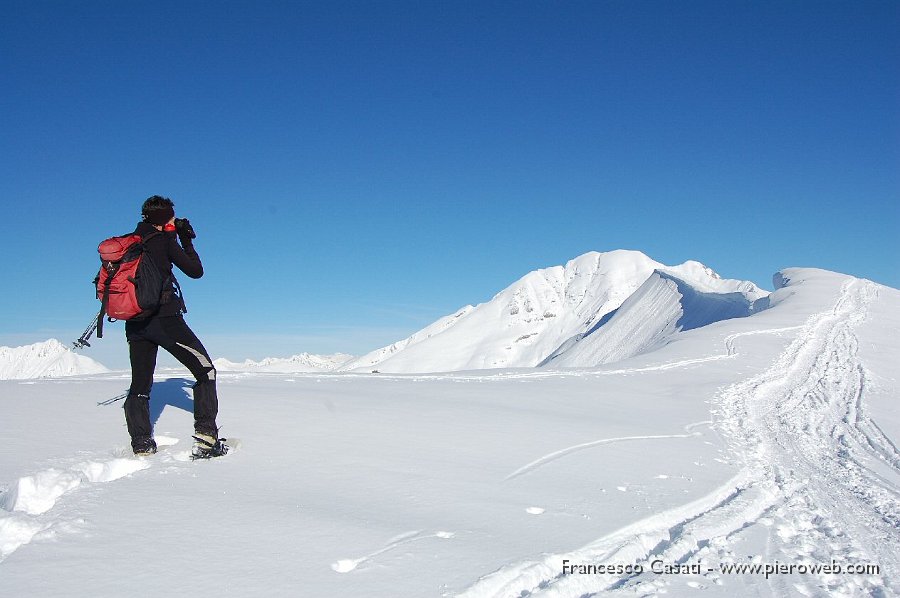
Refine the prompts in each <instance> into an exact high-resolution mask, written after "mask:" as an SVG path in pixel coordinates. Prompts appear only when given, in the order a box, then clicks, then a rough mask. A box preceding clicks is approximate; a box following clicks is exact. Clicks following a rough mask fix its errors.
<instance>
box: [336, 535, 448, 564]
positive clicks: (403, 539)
mask: <svg viewBox="0 0 900 598" xmlns="http://www.w3.org/2000/svg"><path fill="white" fill-rule="evenodd" d="M454 535H455V534H454V533H453V532H434V533H433V534H426V533H424V532H422V531H413V532H406V533H404V534H400V535H399V536H397V537H395V538H393V539H391V540H389V541H388V543H387V545H385V547H384V548H381V549H379V550H376V551H375V552H373V553H371V554H367V555H366V556H362V557H359V558H356V559H341V560H339V561H336V562H334V563H332V565H331V568H332V569H333V570H334V571H336V572H338V573H349V572H351V571H353V570H354V569H356V568H357V567H359V566H360V565H361V564H363V563H365V562H366V561H370V560H372V559H374V558H375V557H377V556H379V555H381V554H384V553H386V552H390V551H391V550H394V549H395V548H399V547H400V546H403V545H404V544H409V543H410V542H418V541H420V540H426V539H428V538H441V539H443V540H447V539H450V538H452V537H453V536H454Z"/></svg>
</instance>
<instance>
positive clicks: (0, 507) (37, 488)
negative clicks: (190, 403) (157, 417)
mask: <svg viewBox="0 0 900 598" xmlns="http://www.w3.org/2000/svg"><path fill="white" fill-rule="evenodd" d="M156 440H157V443H158V444H159V447H160V449H161V450H164V449H166V448H167V447H169V446H172V445H174V444H176V443H177V442H178V439H177V438H171V437H168V436H161V435H158V436H157V437H156ZM113 452H114V454H115V457H114V458H112V459H99V460H97V459H91V460H87V461H80V462H78V463H77V464H75V465H72V466H71V467H67V468H65V469H60V468H55V467H53V468H49V469H44V470H41V471H38V472H36V473H34V474H31V475H25V476H22V477H20V478H18V479H17V480H15V481H14V482H13V483H12V484H11V485H10V487H9V489H7V490H6V491H5V492H2V493H0V563H2V562H3V561H4V560H5V559H6V558H7V557H9V555H11V554H12V553H13V552H15V551H16V550H17V549H19V548H21V547H22V546H24V545H25V544H28V543H29V542H31V541H32V540H33V539H34V538H35V537H36V536H37V535H38V534H42V533H53V532H54V531H56V528H58V527H63V528H64V527H65V519H64V518H62V519H61V518H60V517H59V516H58V514H57V513H55V512H54V511H55V510H56V507H57V504H58V503H59V501H60V499H62V498H63V497H64V496H66V495H68V494H71V493H72V492H74V491H76V490H77V489H78V488H80V487H82V485H84V484H104V483H107V482H113V481H115V480H118V479H121V478H124V477H127V476H129V475H131V474H133V473H135V472H138V471H141V470H144V469H149V468H150V467H151V466H152V463H153V462H154V461H160V460H162V461H165V462H168V461H172V460H175V461H185V460H187V459H188V458H189V457H188V455H189V452H187V451H185V452H182V453H176V454H170V455H167V454H165V453H161V454H160V455H159V456H158V457H155V456H152V457H144V458H141V457H132V456H126V454H127V450H126V449H116V450H115V451H113Z"/></svg>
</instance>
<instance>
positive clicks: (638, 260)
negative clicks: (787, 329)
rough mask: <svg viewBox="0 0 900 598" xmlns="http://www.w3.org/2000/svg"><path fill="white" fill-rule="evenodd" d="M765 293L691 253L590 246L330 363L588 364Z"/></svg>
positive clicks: (724, 315)
mask: <svg viewBox="0 0 900 598" xmlns="http://www.w3.org/2000/svg"><path fill="white" fill-rule="evenodd" d="M767 296H768V293H766V292H765V291H763V290H761V289H760V288H759V287H757V286H756V285H755V284H753V283H752V282H748V281H740V280H727V279H723V278H721V277H720V276H719V275H718V274H716V273H715V272H714V271H713V270H711V269H710V268H708V267H706V266H704V265H703V264H701V263H699V262H696V261H688V262H685V263H683V264H681V265H678V266H666V265H664V264H661V263H659V262H656V261H654V260H652V259H651V258H649V257H647V256H646V255H645V254H643V253H641V252H639V251H628V250H617V251H610V252H606V253H598V252H590V253H586V254H584V255H582V256H579V257H577V258H575V259H574V260H571V261H570V262H568V263H567V264H566V265H565V266H555V267H552V268H546V269H543V270H536V271H534V272H531V273H529V274H527V275H525V276H524V277H522V278H521V279H519V280H518V281H517V282H515V283H514V284H512V285H511V286H509V287H507V288H506V289H504V290H503V291H500V292H499V293H497V294H496V295H495V296H494V297H493V298H492V299H491V300H490V301H488V302H486V303H482V304H480V305H477V306H474V307H473V306H466V307H464V308H462V309H460V310H459V311H457V312H456V313H454V314H452V315H449V316H446V317H444V318H441V319H440V320H438V321H437V322H435V323H434V324H431V325H430V326H428V327H426V328H424V329H423V330H421V331H419V332H417V333H415V334H413V335H412V336H410V337H409V338H406V339H404V340H401V341H398V342H396V343H393V344H391V345H389V346H387V347H384V348H381V349H378V350H376V351H373V352H372V353H369V354H367V355H364V356H362V357H360V358H358V359H354V360H351V361H349V362H348V363H346V364H344V365H343V366H341V367H340V368H339V369H340V370H343V371H350V370H357V371H370V370H373V369H377V370H378V371H381V372H393V373H420V372H439V371H458V370H468V369H476V370H477V369H489V368H501V367H535V366H541V365H547V364H549V363H552V364H553V366H554V367H556V366H559V367H592V366H596V365H599V364H602V363H609V362H612V361H618V360H620V359H625V358H628V357H631V356H633V355H637V354H639V353H643V352H647V351H652V350H654V349H657V348H659V347H661V346H662V345H664V344H666V343H667V342H668V341H669V340H670V339H671V338H672V336H673V335H675V334H678V333H680V332H682V331H687V330H691V329H694V328H699V327H702V326H706V325H708V324H711V323H713V322H717V321H720V320H725V319H730V318H736V317H746V316H748V315H751V314H752V313H754V312H755V311H759V310H760V309H763V308H764V307H765V306H766V305H767Z"/></svg>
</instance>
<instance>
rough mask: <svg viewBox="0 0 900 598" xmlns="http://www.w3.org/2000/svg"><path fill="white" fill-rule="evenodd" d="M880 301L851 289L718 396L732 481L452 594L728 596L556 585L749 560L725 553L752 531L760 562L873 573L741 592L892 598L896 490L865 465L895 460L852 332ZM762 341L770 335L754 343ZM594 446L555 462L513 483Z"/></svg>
mask: <svg viewBox="0 0 900 598" xmlns="http://www.w3.org/2000/svg"><path fill="white" fill-rule="evenodd" d="M877 293H878V291H877V287H876V286H875V285H874V284H873V283H870V282H868V281H864V280H851V281H848V282H847V283H845V285H844V286H843V288H842V289H841V294H840V297H839V299H838V301H837V303H836V304H835V306H834V308H833V309H831V310H829V311H827V312H824V313H820V314H817V315H814V316H812V317H811V318H809V320H808V321H807V322H806V324H805V325H804V326H802V327H799V328H795V329H796V330H799V333H798V334H797V336H796V338H795V339H794V340H793V341H792V343H791V344H790V345H789V346H788V347H787V348H786V349H785V350H784V351H783V352H782V353H781V355H779V357H778V358H777V359H776V360H775V362H774V363H773V364H772V365H771V366H770V367H769V368H768V369H767V370H765V371H764V372H762V373H760V374H758V375H756V376H754V377H752V378H749V379H747V380H745V381H742V382H739V383H736V384H732V385H731V386H728V387H726V388H724V389H723V390H722V391H720V392H719V393H718V395H717V396H716V400H715V411H714V414H715V415H716V423H715V426H716V428H717V429H719V430H720V431H721V432H722V433H723V436H724V438H726V439H727V442H728V448H729V451H730V453H731V458H732V461H733V462H734V463H736V464H738V465H740V467H741V468H740V470H739V473H738V474H737V475H736V476H735V477H734V478H732V479H731V480H729V482H728V483H726V484H725V485H723V486H721V487H720V488H719V489H717V490H715V491H714V492H712V493H711V494H709V495H707V496H705V497H702V498H700V499H698V500H695V501H693V502H691V503H689V504H686V505H683V506H680V507H676V508H673V509H671V510H668V511H665V512H662V513H658V514H655V515H652V516H650V517H647V518H645V519H642V520H639V521H636V522H634V523H632V524H630V525H628V526H626V527H624V528H622V529H620V530H618V531H616V532H613V533H611V534H609V535H607V536H605V537H603V538H600V539H598V540H596V541H595V542H592V543H591V544H588V545H587V546H584V547H582V548H579V549H576V550H573V551H571V552H568V553H562V554H549V555H546V556H544V557H542V558H541V559H540V560H533V561H525V562H521V563H512V564H509V565H506V566H504V567H502V568H500V569H499V570H497V571H495V572H494V573H491V574H489V575H487V576H485V577H483V578H481V579H480V580H478V581H477V582H475V583H474V584H473V585H472V586H471V587H469V588H468V589H467V590H465V591H464V592H462V593H461V594H460V596H462V597H465V598H488V597H507V596H508V597H514V596H515V597H518V596H548V597H549V596H557V597H560V598H578V597H584V596H594V595H599V594H602V595H610V594H628V595H654V594H656V593H661V592H666V591H667V586H669V585H671V584H672V583H673V578H679V577H680V578H681V579H680V581H681V582H684V583H686V584H687V585H688V587H691V588H702V587H705V586H709V585H712V584H716V585H724V583H726V581H728V578H723V576H722V575H720V574H719V573H718V572H716V571H713V572H707V573H704V574H703V575H696V576H693V577H686V576H665V575H654V574H651V573H644V574H641V575H634V576H632V577H627V576H626V577H622V576H617V575H575V574H569V575H566V574H563V561H564V560H568V561H569V563H570V564H572V563H574V564H630V563H638V564H641V565H643V567H644V569H645V570H646V571H649V570H650V563H651V562H652V561H656V560H661V561H664V562H666V563H692V562H698V561H701V562H703V563H704V564H707V565H709V564H716V563H726V564H727V563H737V562H747V561H746V560H745V559H744V557H743V555H736V553H735V550H738V549H737V548H736V547H735V544H736V542H737V541H738V540H739V539H740V538H741V536H742V534H745V533H749V532H750V529H751V528H753V529H754V530H758V529H759V528H761V527H762V528H766V532H767V533H769V542H768V546H769V548H768V551H767V554H765V555H760V556H758V557H756V558H757V559H763V560H765V561H767V562H772V561H774V560H778V561H779V562H782V563H804V564H815V563H820V564H830V563H831V562H832V561H834V562H836V563H838V564H840V565H843V566H847V565H857V566H858V565H873V564H876V565H879V566H880V572H879V573H878V574H868V575H850V574H847V573H844V574H840V575H831V574H817V575H814V574H812V573H807V574H805V575H801V574H799V573H797V574H795V575H792V576H789V577H786V578H785V579H779V578H777V577H771V578H769V579H768V580H764V578H763V577H762V576H756V577H753V578H752V579H749V583H751V584H758V583H768V584H770V585H769V591H768V592H763V593H770V594H785V593H788V592H790V591H793V592H795V593H798V594H801V595H807V596H809V595H830V596H835V595H838V596H858V595H872V596H885V595H895V594H897V593H898V589H897V585H896V584H897V582H896V581H892V580H896V579H898V575H900V533H898V531H900V489H898V486H897V482H896V480H897V478H896V476H893V479H892V480H891V479H887V478H886V477H884V476H882V475H879V474H878V473H876V472H874V471H873V470H872V469H871V468H870V467H868V465H867V464H869V463H872V462H873V461H878V462H880V463H882V464H883V465H886V466H887V468H888V470H889V472H890V473H892V474H898V473H900V452H898V450H897V447H896V446H895V445H894V444H892V443H891V442H890V440H889V439H888V438H887V437H885V435H884V434H883V433H882V432H881V430H880V428H879V427H878V425H877V424H876V423H875V422H874V421H872V420H871V418H869V416H868V415H867V413H866V409H865V404H864V401H863V396H864V393H865V387H866V374H865V371H864V369H863V368H862V365H861V364H860V362H859V360H858V358H857V339H856V335H855V334H854V328H855V326H857V325H858V324H860V323H862V322H863V321H864V320H865V319H866V316H867V306H868V304H869V303H870V302H871V301H872V300H873V299H874V298H875V297H876V296H877ZM781 330H791V329H781ZM764 332H774V331H759V332H756V333H755V334H760V333H764ZM751 334H754V333H751ZM739 336H740V335H733V336H731V337H729V339H728V340H726V349H727V354H728V355H732V354H734V340H736V338H738V337H739ZM611 440H614V439H610V441H611ZM598 443H599V441H598V442H595V443H587V444H585V445H579V447H571V448H570V449H564V450H563V451H558V452H557V453H552V454H551V455H547V456H546V457H543V458H542V459H539V460H538V461H535V462H533V463H531V464H529V465H526V466H525V467H523V468H521V469H520V470H518V472H514V474H515V473H519V474H521V473H526V472H527V471H529V470H530V469H529V468H531V469H533V468H534V467H536V466H538V465H540V464H543V463H546V462H548V461H550V460H552V458H558V457H559V456H562V455H564V454H568V453H569V452H572V451H574V450H578V449H580V448H586V447H587V446H593V445H596V444H598ZM674 582H675V583H677V582H678V580H677V579H676V580H674ZM787 583H790V584H791V585H790V586H787V585H785V584H787ZM779 584H780V585H779ZM673 589H674V588H673ZM759 591H760V588H759V587H756V592H759Z"/></svg>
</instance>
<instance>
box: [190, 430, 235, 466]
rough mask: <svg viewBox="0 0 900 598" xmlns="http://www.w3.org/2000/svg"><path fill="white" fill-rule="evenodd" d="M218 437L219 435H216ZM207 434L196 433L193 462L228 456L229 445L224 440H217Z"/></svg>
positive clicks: (192, 452) (192, 453)
mask: <svg viewBox="0 0 900 598" xmlns="http://www.w3.org/2000/svg"><path fill="white" fill-rule="evenodd" d="M216 436H217V435H216ZM216 436H212V435H210V434H207V433H205V432H194V447H193V449H192V450H191V460H197V459H212V458H213V457H221V456H223V455H226V454H228V448H229V447H228V445H227V444H225V439H224V438H217V437H216Z"/></svg>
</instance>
